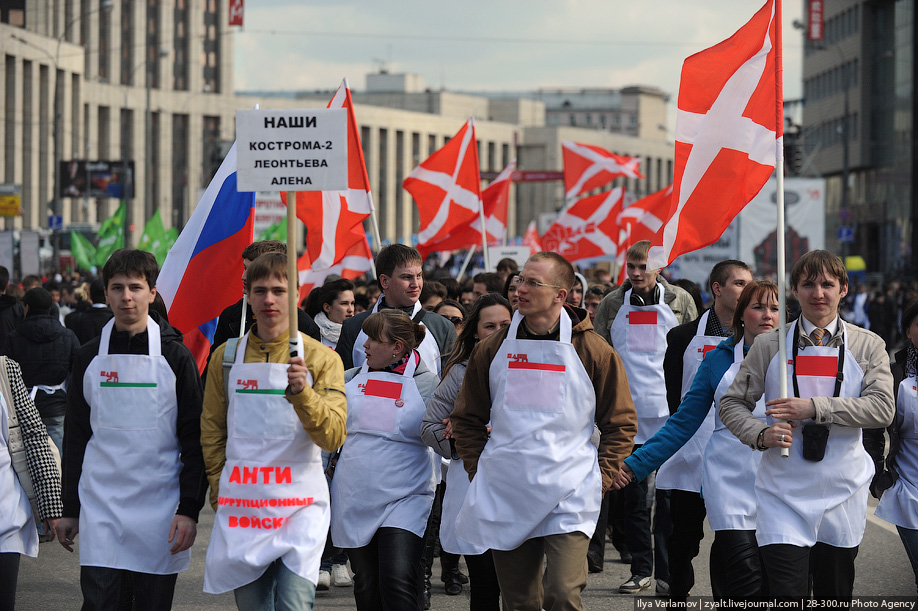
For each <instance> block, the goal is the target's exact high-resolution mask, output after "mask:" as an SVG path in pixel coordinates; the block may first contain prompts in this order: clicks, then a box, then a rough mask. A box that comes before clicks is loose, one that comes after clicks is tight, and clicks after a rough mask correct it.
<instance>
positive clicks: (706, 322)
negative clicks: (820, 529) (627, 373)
mask: <svg viewBox="0 0 918 611" xmlns="http://www.w3.org/2000/svg"><path fill="white" fill-rule="evenodd" d="M750 282H752V272H751V271H750V269H749V266H748V265H746V264H745V263H743V262H742V261H738V260H736V259H726V260H724V261H720V262H718V263H717V264H716V265H714V267H713V268H712V269H711V274H710V277H709V278H708V289H709V290H710V293H711V295H712V296H713V297H714V305H713V306H712V307H711V308H709V309H708V310H706V311H705V312H704V313H703V314H702V315H701V316H699V317H698V318H696V319H695V320H693V321H691V322H688V323H685V324H683V325H679V326H678V327H675V328H674V329H672V330H671V331H670V332H669V333H668V334H667V335H666V355H665V356H664V357H663V374H664V375H665V377H666V401H667V403H668V404H669V413H670V414H675V413H676V410H678V409H679V405H680V404H681V402H682V398H683V397H685V394H686V393H687V392H688V391H689V389H690V388H691V387H692V380H694V378H695V373H696V372H697V371H698V367H699V366H700V365H701V361H702V359H704V356H705V354H707V353H708V351H709V350H712V349H713V348H715V347H716V346H717V344H719V343H720V342H721V341H723V339H724V338H725V337H729V335H730V325H731V321H732V320H733V312H734V310H736V302H737V300H738V299H739V296H740V294H741V293H742V292H743V288H744V287H745V286H746V285H747V284H748V283H750ZM713 432H714V410H711V411H709V412H708V416H707V418H705V421H704V423H703V424H702V425H701V428H699V429H698V431H697V432H696V433H695V434H694V435H693V436H692V439H691V440H689V441H688V442H687V443H686V444H685V445H684V446H682V448H681V449H680V450H679V451H678V452H676V453H675V454H674V455H673V456H672V457H671V458H669V460H667V461H666V462H665V463H663V466H662V467H660V469H659V471H658V472H657V479H656V487H657V489H661V490H669V491H670V500H669V503H670V515H671V516H672V521H673V534H672V535H671V536H670V538H669V547H668V551H669V576H670V580H669V586H670V597H672V598H674V599H682V598H684V597H686V596H688V594H689V592H690V591H691V589H692V586H693V585H695V573H694V570H693V569H692V559H693V558H695V556H697V555H698V552H699V544H700V542H701V540H702V539H703V538H704V519H705V515H706V511H705V506H704V500H703V499H702V498H701V465H702V459H703V457H704V449H705V447H707V444H708V440H709V439H710V438H711V434H712V433H713ZM712 553H714V551H713V550H712ZM716 577H717V576H716V575H712V579H714V578H716Z"/></svg>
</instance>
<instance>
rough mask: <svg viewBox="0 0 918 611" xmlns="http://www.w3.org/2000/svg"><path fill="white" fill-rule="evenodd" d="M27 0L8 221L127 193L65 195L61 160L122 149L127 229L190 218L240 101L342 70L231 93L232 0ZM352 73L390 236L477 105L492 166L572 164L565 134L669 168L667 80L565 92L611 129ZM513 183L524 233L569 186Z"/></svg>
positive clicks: (7, 172)
mask: <svg viewBox="0 0 918 611" xmlns="http://www.w3.org/2000/svg"><path fill="white" fill-rule="evenodd" d="M13 4H14V5H16V3H13ZM19 4H20V5H21V7H22V8H21V9H19V8H13V9H8V8H0V49H2V51H3V56H4V59H3V62H0V82H2V83H3V85H4V95H3V96H0V117H2V125H0V133H2V142H3V146H2V147H0V172H2V178H0V182H2V183H7V184H16V185H21V197H22V215H21V216H19V217H15V218H7V219H5V221H4V224H5V227H6V228H7V229H10V228H27V229H37V228H43V227H48V222H49V219H48V217H49V215H50V214H55V213H56V214H59V215H61V216H63V224H64V227H65V229H66V228H67V227H68V226H71V225H84V224H88V225H93V224H97V223H99V222H101V221H102V220H104V219H106V218H108V217H109V216H110V215H111V214H112V213H113V212H114V211H115V210H116V208H117V206H118V205H119V201H118V200H117V199H112V198H104V199H100V200H89V199H85V198H60V199H57V198H56V197H55V178H56V174H57V169H56V168H57V167H58V164H57V163H56V161H57V160H60V161H70V160H120V159H122V158H125V157H126V158H128V159H131V160H133V161H134V163H135V172H136V177H135V185H136V188H135V190H136V193H135V194H134V197H133V198H132V199H131V200H130V205H129V212H128V219H129V224H130V225H131V234H132V235H131V237H130V238H129V243H130V244H136V243H137V239H138V238H139V235H140V231H141V230H142V228H143V224H144V222H145V221H146V220H147V219H149V218H150V216H151V215H152V214H153V213H154V212H155V211H157V210H159V211H161V217H162V218H163V221H164V223H165V224H166V226H167V227H168V226H175V227H178V228H181V227H182V226H183V225H184V223H185V222H186V221H187V219H188V217H189V215H190V214H191V211H192V210H193V208H194V206H195V205H196V203H197V198H198V197H199V194H200V193H201V191H202V189H203V188H204V187H206V186H207V184H208V183H209V181H210V179H211V177H212V176H213V174H214V172H215V171H216V169H217V167H219V164H220V162H221V160H222V158H223V156H224V155H225V153H226V151H227V150H228V148H229V145H230V144H231V143H232V141H233V139H234V122H235V111H236V110H237V109H250V108H252V107H253V105H254V104H255V103H258V104H260V106H261V107H262V108H290V107H303V108H310V107H325V105H326V104H327V103H328V100H329V99H330V97H331V95H332V92H333V91H332V90H333V88H334V86H335V85H337V83H329V91H327V92H310V93H309V94H284V95H277V94H273V93H268V92H261V93H257V94H255V93H249V94H236V93H235V91H234V87H233V37H234V33H233V29H232V28H227V26H226V25H225V23H226V15H227V0H175V1H174V2H165V3H164V2H158V0H147V1H146V2H136V1H131V0H121V1H118V0H80V2H75V1H63V0H56V1H52V2H46V1H39V0H22V1H21V2H20V3H19ZM4 6H7V5H6V4H5V5H4ZM355 84H356V83H354V82H352V89H353V97H354V100H355V114H356V116H357V121H358V124H359V126H360V132H361V139H362V145H363V149H364V155H365V159H366V162H367V169H368V173H369V177H370V183H371V188H372V191H373V197H374V200H375V203H376V206H377V209H378V212H379V221H380V229H381V232H382V237H383V239H384V240H391V241H403V242H408V241H409V240H410V239H411V236H412V234H414V233H416V231H417V227H418V219H417V210H416V207H415V206H414V205H413V203H412V201H411V198H410V197H409V195H408V194H407V192H405V191H404V190H403V189H402V188H401V183H402V181H403V180H404V179H405V177H407V175H408V173H409V172H410V171H411V169H412V168H413V167H414V166H416V165H417V164H418V163H419V162H420V161H422V160H423V159H425V158H426V157H427V156H428V155H430V153H432V152H433V151H435V150H437V149H438V148H440V147H441V146H443V144H444V143H445V142H446V141H447V140H448V139H449V138H450V137H452V136H453V135H454V134H455V133H456V132H457V131H458V130H459V128H460V127H461V126H462V124H463V123H464V122H465V121H466V120H467V119H468V118H469V117H470V116H474V117H475V121H476V135H477V138H478V149H479V157H480V162H481V168H482V171H483V172H494V173H496V172H499V171H500V170H501V169H503V168H504V167H505V166H506V165H507V164H508V163H509V162H510V160H511V159H514V158H518V160H519V161H518V165H519V167H520V169H524V170H554V171H558V170H561V169H562V161H561V144H560V143H561V142H562V141H563V140H575V141H580V142H588V143H591V144H596V145H598V146H602V147H604V148H607V149H609V150H612V151H613V152H616V153H621V154H628V155H638V156H640V157H641V158H642V171H643V172H644V174H645V176H646V178H644V179H641V180H632V181H629V183H628V184H627V187H628V188H629V189H630V190H632V191H633V192H634V193H635V194H636V195H637V196H642V195H646V194H648V193H651V192H653V191H655V190H658V189H660V188H662V187H663V186H665V185H666V184H669V182H670V181H671V179H672V172H673V151H672V145H671V143H667V142H666V139H665V133H666V132H665V98H666V96H665V95H664V94H663V93H662V92H658V91H656V90H651V89H647V88H640V87H631V88H627V89H623V90H620V91H614V90H601V91H594V90H584V91H581V92H579V93H578V92H567V93H566V94H565V95H566V97H565V100H567V99H570V100H573V101H572V102H571V104H574V103H576V104H577V105H578V108H580V107H582V108H580V110H582V113H581V114H582V116H583V117H586V116H587V114H586V113H587V109H588V108H600V107H603V105H605V108H604V110H602V112H604V113H606V114H603V115H602V116H606V119H605V123H606V125H607V126H608V129H603V128H602V124H603V120H602V119H599V118H593V119H585V118H584V119H582V120H581V119H577V120H576V121H575V123H576V125H574V126H570V125H569V123H570V122H569V121H568V120H566V121H563V122H562V121H561V120H560V119H559V120H558V121H557V122H556V123H557V124H556V125H553V124H552V123H553V119H551V118H550V117H551V116H560V115H553V114H552V113H557V112H562V111H561V110H558V109H555V102H556V98H555V97H554V96H555V93H552V94H551V95H549V93H547V92H546V93H539V94H533V95H515V96H505V95H493V96H491V95H489V96H484V95H480V94H479V95H476V94H467V93H455V92H447V91H432V90H430V89H429V88H427V87H426V85H425V83H424V80H423V78H422V77H420V76H418V75H411V74H400V75H395V74H384V73H380V74H375V75H370V77H369V78H368V80H367V86H366V89H365V91H360V90H359V89H358V88H356V87H354V85H355ZM558 95H560V92H558ZM540 96H542V97H544V98H545V99H540ZM558 99H560V98H558ZM558 105H560V106H562V107H563V105H564V101H563V100H562V101H561V102H558ZM578 112H580V111H578ZM591 112H593V111H591ZM580 116H581V115H580V114H578V117H580ZM593 116H594V117H598V116H599V115H595V114H594V115H593ZM613 116H619V117H620V119H618V123H619V125H620V127H621V130H615V129H612V127H613V125H614V124H615V121H616V120H615V119H614V118H613ZM588 121H589V122H588ZM593 122H595V124H592V125H591V123H593ZM661 126H662V129H661ZM511 199H512V201H513V202H514V204H513V205H511V209H510V219H509V222H510V227H509V234H510V235H511V236H513V235H519V234H521V233H522V232H523V231H524V229H525V227H526V225H527V224H528V222H529V220H530V219H532V218H538V217H539V215H542V214H546V213H550V212H555V211H557V210H558V209H560V208H561V207H562V206H563V203H564V202H563V187H562V185H561V183H560V182H557V181H556V182H550V183H548V182H546V183H520V184H518V185H516V186H515V190H514V193H513V194H512V198H511Z"/></svg>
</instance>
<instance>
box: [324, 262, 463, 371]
mask: <svg viewBox="0 0 918 611" xmlns="http://www.w3.org/2000/svg"><path fill="white" fill-rule="evenodd" d="M423 261H424V260H423V259H422V258H421V254H420V253H419V252H418V251H417V250H415V249H414V248H411V247H410V246H405V245H404V244H390V245H388V246H385V247H383V248H382V250H380V251H379V253H377V255H376V273H377V275H378V276H379V286H380V287H381V288H382V290H383V294H382V295H381V296H380V298H379V299H378V300H377V302H376V304H375V305H374V306H373V309H372V310H368V311H366V312H362V313H360V314H357V315H355V316H352V317H350V318H348V319H347V320H345V321H344V324H343V325H341V335H340V336H339V337H338V346H337V347H336V348H335V350H337V351H338V354H339V355H340V356H341V360H342V361H343V362H344V369H345V371H346V370H348V369H351V368H352V367H359V366H360V365H363V362H364V361H365V360H366V354H365V353H364V351H363V344H364V342H365V341H366V339H367V338H366V333H364V332H363V330H362V328H361V327H362V326H363V321H364V320H366V318H367V316H369V315H370V314H372V313H373V312H378V311H379V310H381V309H385V308H398V309H400V310H402V311H403V312H405V313H406V314H408V316H410V317H411V319H412V320H414V322H416V323H418V324H421V325H424V327H425V328H426V329H427V331H428V333H427V334H425V336H424V341H423V342H421V345H420V346H418V352H419V353H420V354H421V358H423V359H424V362H425V363H426V364H427V368H428V369H430V370H431V371H433V372H434V373H436V374H437V375H439V373H440V370H441V369H442V366H443V365H444V364H445V363H446V359H447V358H448V357H449V353H450V350H452V348H453V342H454V341H455V340H456V329H455V327H453V325H452V323H450V322H449V321H448V320H446V319H445V318H443V317H442V316H440V315H439V314H434V313H433V312H427V311H426V310H424V308H423V307H421V303H420V301H419V299H420V297H421V289H422V288H423V286H424V272H423V270H422V269H421V265H422V263H423Z"/></svg>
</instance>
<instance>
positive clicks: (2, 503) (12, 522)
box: [0, 397, 38, 558]
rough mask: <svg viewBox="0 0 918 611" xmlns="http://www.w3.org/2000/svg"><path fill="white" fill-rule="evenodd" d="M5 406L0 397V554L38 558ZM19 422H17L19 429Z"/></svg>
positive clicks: (30, 513)
mask: <svg viewBox="0 0 918 611" xmlns="http://www.w3.org/2000/svg"><path fill="white" fill-rule="evenodd" d="M8 409H14V408H13V407H12V406H8V405H7V404H6V401H4V400H3V397H0V553H14V554H25V555H26V556H31V557H32V558H35V557H36V556H38V530H37V529H36V528H35V519H34V518H33V516H32V505H31V504H30V503H29V499H28V497H26V495H25V492H24V491H23V490H22V486H20V485H19V477H18V476H17V475H16V471H15V470H14V469H13V459H12V458H11V457H10V447H9V443H10V428H9V426H10V422H9V414H8V413H7V410H8ZM19 426H22V421H21V420H20V425H19Z"/></svg>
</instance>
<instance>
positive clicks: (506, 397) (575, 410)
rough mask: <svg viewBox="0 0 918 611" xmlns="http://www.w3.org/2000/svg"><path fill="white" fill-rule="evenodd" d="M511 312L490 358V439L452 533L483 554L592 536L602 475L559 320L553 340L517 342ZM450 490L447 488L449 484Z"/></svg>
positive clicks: (592, 413) (592, 404)
mask: <svg viewBox="0 0 918 611" xmlns="http://www.w3.org/2000/svg"><path fill="white" fill-rule="evenodd" d="M522 320H523V317H522V316H521V315H520V313H519V312H516V313H515V314H514V315H513V321H512V322H511V323H510V329H509V332H508V333H507V338H506V339H505V340H504V342H503V343H502V344H501V347H500V350H499V351H498V353H497V355H496V356H495V357H494V360H493V361H491V367H490V370H489V379H490V389H491V398H492V399H491V406H492V407H491V426H492V429H491V438H490V439H489V440H488V443H487V444H486V445H485V447H484V450H483V451H482V453H481V457H480V458H479V460H478V471H477V473H476V475H475V478H474V479H473V480H472V482H471V484H470V486H469V490H468V494H466V497H465V501H464V503H463V505H462V508H461V509H460V511H459V517H458V519H457V520H456V534H457V535H458V536H459V537H460V538H461V539H463V540H465V541H467V542H468V543H471V544H473V545H475V546H478V547H482V548H484V549H497V550H512V549H516V548H517V547H519V546H520V545H521V544H522V543H523V542H524V541H526V540H528V539H532V538H534V537H543V536H546V535H555V534H560V533H569V532H582V533H584V534H585V535H586V536H587V537H590V536H592V535H593V531H594V530H596V521H597V520H598V518H599V508H600V507H599V506H600V502H601V500H602V478H601V477H600V473H599V464H598V462H597V459H596V447H595V446H594V445H593V444H591V443H590V435H591V434H592V433H593V426H594V421H595V418H596V396H595V393H594V391H593V383H592V382H591V381H590V378H589V376H588V375H587V372H586V369H584V367H583V363H582V362H581V361H580V357H579V356H577V351H576V350H575V349H574V346H573V345H572V344H571V328H572V327H571V319H570V317H569V316H568V315H567V314H566V313H562V314H561V337H560V340H559V341H540V340H526V339H523V340H521V339H516V334H517V330H518V329H519V326H520V323H521V321H522ZM447 489H448V487H447Z"/></svg>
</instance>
